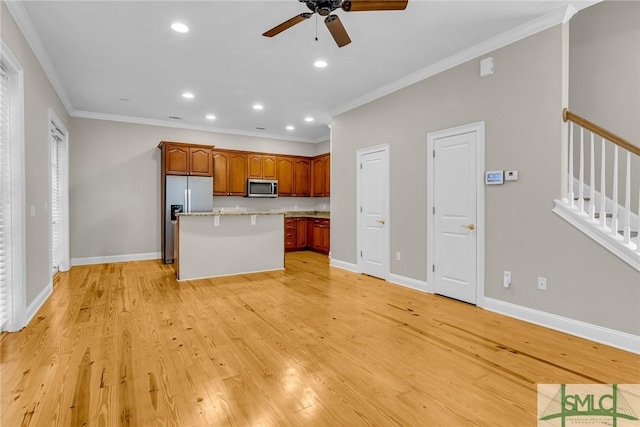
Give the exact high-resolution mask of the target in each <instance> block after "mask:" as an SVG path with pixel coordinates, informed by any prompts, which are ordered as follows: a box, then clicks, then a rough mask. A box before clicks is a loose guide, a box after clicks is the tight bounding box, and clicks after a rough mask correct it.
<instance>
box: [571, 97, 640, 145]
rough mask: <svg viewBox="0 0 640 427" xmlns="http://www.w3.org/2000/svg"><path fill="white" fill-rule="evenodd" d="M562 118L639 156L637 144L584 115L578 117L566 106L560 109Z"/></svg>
mask: <svg viewBox="0 0 640 427" xmlns="http://www.w3.org/2000/svg"><path fill="white" fill-rule="evenodd" d="M562 119H563V120H564V121H565V122H568V121H572V122H573V123H575V124H578V125H580V126H582V127H583V128H585V129H588V130H590V131H591V132H593V133H595V134H596V135H599V136H601V137H603V138H604V139H606V140H607V141H611V142H613V143H614V144H616V145H618V146H620V147H622V148H624V149H625V150H627V151H630V152H632V153H633V154H635V155H636V156H640V147H638V146H637V145H633V144H632V143H630V142H629V141H627V140H626V139H624V138H621V137H619V136H618V135H616V134H615V133H613V132H609V131H608V130H606V129H604V128H602V127H600V126H598V125H597V124H595V123H593V122H590V121H589V120H587V119H585V118H584V117H580V116H579V115H577V114H575V113H572V112H571V111H569V109H568V108H565V109H564V110H562Z"/></svg>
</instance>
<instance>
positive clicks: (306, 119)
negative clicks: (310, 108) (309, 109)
mask: <svg viewBox="0 0 640 427" xmlns="http://www.w3.org/2000/svg"><path fill="white" fill-rule="evenodd" d="M304 121H305V122H307V123H311V122H312V121H313V117H305V118H304Z"/></svg>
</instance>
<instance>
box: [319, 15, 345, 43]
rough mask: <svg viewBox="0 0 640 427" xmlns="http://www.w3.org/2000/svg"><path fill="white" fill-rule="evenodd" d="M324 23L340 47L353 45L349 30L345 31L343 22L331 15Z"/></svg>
mask: <svg viewBox="0 0 640 427" xmlns="http://www.w3.org/2000/svg"><path fill="white" fill-rule="evenodd" d="M324 23H325V24H326V25H327V28H328V29H329V32H330V33H331V35H332V36H333V39H334V40H335V41H336V43H337V44H338V47H342V46H346V45H348V44H349V43H351V39H350V38H349V34H347V30H345V29H344V25H342V21H340V18H339V17H337V16H336V15H329V16H327V17H326V18H324Z"/></svg>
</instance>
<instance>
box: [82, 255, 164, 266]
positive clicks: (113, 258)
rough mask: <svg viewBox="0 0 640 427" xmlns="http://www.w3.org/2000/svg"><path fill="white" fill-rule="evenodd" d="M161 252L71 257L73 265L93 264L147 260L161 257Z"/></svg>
mask: <svg viewBox="0 0 640 427" xmlns="http://www.w3.org/2000/svg"><path fill="white" fill-rule="evenodd" d="M161 256H162V255H161V254H160V252H149V253H146V254H127V255H110V256H96V257H87V258H71V266H76V265H91V264H107V263H112V262H127V261H146V260H149V259H160V258H161Z"/></svg>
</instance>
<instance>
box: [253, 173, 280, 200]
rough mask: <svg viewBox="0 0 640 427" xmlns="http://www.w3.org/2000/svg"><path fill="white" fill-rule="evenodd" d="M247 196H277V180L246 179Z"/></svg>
mask: <svg viewBox="0 0 640 427" xmlns="http://www.w3.org/2000/svg"><path fill="white" fill-rule="evenodd" d="M247 197H278V180H276V179H251V178H249V179H247Z"/></svg>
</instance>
